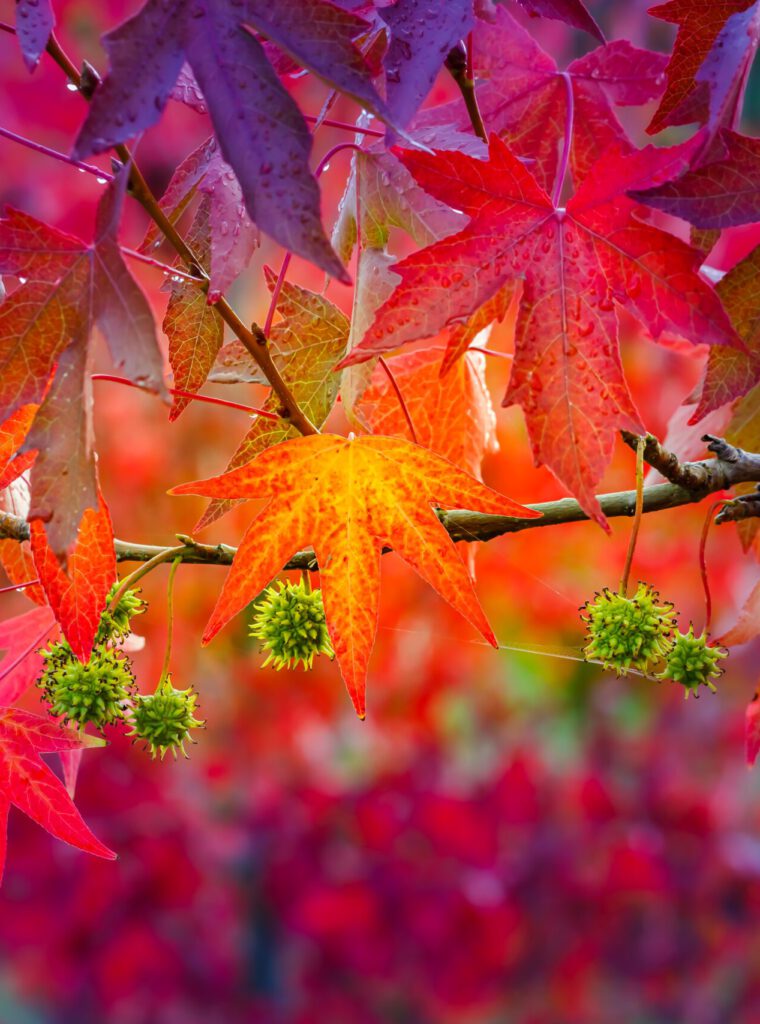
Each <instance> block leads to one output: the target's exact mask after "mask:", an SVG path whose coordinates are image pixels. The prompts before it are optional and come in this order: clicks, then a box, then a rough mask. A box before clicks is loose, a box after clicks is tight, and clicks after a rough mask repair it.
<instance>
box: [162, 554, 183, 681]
mask: <svg viewBox="0 0 760 1024" xmlns="http://www.w3.org/2000/svg"><path fill="white" fill-rule="evenodd" d="M181 561H182V559H181V558H175V559H174V561H173V562H172V567H171V569H170V570H169V579H168V581H167V584H166V647H165V649H164V661H163V665H162V666H161V675H160V676H159V677H158V685H157V686H156V690H158V688H159V687H160V686H161V684H162V683H163V682H164V680H165V679H166V677H167V675H168V673H169V665H170V663H171V658H172V638H173V635H174V577H175V576H176V575H177V569H178V568H179V566H180V563H181Z"/></svg>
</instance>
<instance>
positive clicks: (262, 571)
mask: <svg viewBox="0 0 760 1024" xmlns="http://www.w3.org/2000/svg"><path fill="white" fill-rule="evenodd" d="M170 493H172V494H202V495H205V496H207V497H210V498H224V499H235V498H267V499H269V501H268V504H267V505H266V507H265V508H264V509H263V510H262V511H261V512H260V513H259V515H258V516H257V517H256V518H255V519H254V520H253V522H252V523H251V526H250V527H249V528H248V530H247V532H246V534H245V536H244V537H243V540H242V543H241V545H240V547H239V548H238V552H237V554H236V556H235V560H234V562H233V564H232V567H231V569H230V572H229V574H228V576H227V579H226V581H225V584H224V587H223V589H222V593H221V595H220V597H219V600H218V602H217V605H216V607H215V609H214V611H213V613H212V616H211V619H210V620H209V623H208V625H207V627H206V631H205V633H204V638H203V642H204V643H208V642H209V641H210V640H211V639H212V638H213V637H214V636H215V635H216V633H217V632H218V631H219V630H220V629H221V628H222V626H224V625H225V624H226V623H227V622H229V620H230V619H231V618H232V617H233V616H234V615H236V614H237V613H238V612H239V611H241V610H242V609H243V608H244V607H245V606H246V605H247V604H248V602H249V601H251V600H252V599H253V598H254V597H256V595H257V594H258V593H259V592H260V591H261V590H263V588H264V587H265V586H266V585H267V584H268V583H269V582H270V581H271V580H272V578H273V577H274V576H275V575H276V574H277V573H278V572H279V571H280V569H281V568H282V566H283V565H285V563H286V562H287V561H288V559H289V558H290V557H291V555H292V554H293V553H294V552H295V551H297V550H299V549H300V548H303V547H305V546H307V545H312V546H313V547H314V551H315V554H316V557H317V560H318V562H319V567H320V585H321V587H322V595H323V598H324V605H325V615H326V618H327V626H328V630H329V632H330V639H331V641H332V645H333V648H334V649H335V654H336V657H337V659H338V664H339V666H340V669H341V672H342V674H343V678H344V680H345V682H346V686H347V688H348V692H349V694H350V696H351V699H352V701H353V703H354V707H355V708H356V712H357V714H358V715H359V716H360V717H362V718H363V717H364V714H365V702H364V691H365V683H366V676H367V664H368V661H369V656H370V653H371V650H372V646H373V643H374V639H375V633H376V631H377V609H378V600H379V590H380V555H381V551H382V548H383V546H384V545H389V546H391V547H392V548H393V550H394V551H396V553H397V554H398V555H400V557H401V558H402V559H403V560H404V561H405V562H406V563H407V564H408V565H410V566H411V567H412V568H413V569H415V570H416V571H417V572H418V573H419V574H420V576H422V578H423V579H425V580H427V582H428V583H430V585H431V586H432V587H433V588H434V589H435V590H436V591H437V592H438V593H439V594H440V595H441V596H442V597H443V598H444V599H445V600H446V601H448V602H449V603H450V604H451V605H452V606H453V607H454V608H456V609H457V611H459V612H460V614H462V615H463V616H464V617H465V618H466V619H467V620H468V621H469V622H471V623H472V624H473V625H474V626H475V627H476V629H478V630H480V632H481V633H482V634H483V635H484V636H485V638H486V639H487V640H488V641H489V642H490V643H492V644H495V643H496V641H495V638H494V636H493V633H492V632H491V629H490V627H489V625H488V622H487V621H486V618H485V615H484V614H483V610H482V609H481V607H480V604H479V603H478V599H477V597H476V595H475V591H474V589H473V586H472V581H471V580H470V577H469V575H468V573H467V570H466V569H465V566H464V563H463V562H462V560H461V558H460V557H459V554H458V553H457V551H456V549H455V546H454V543H453V542H452V540H451V538H450V537H449V535H448V534H447V533H446V531H445V529H444V528H443V526H442V525H441V523H440V521H439V519H438V517H437V516H436V514H435V512H434V511H433V507H432V506H433V504H435V505H441V506H444V507H446V508H469V509H472V510H474V511H478V512H489V513H492V514H494V515H516V516H520V517H532V516H535V515H537V513H535V512H532V511H531V510H529V509H526V508H523V507H522V506H521V505H517V504H516V503H514V502H512V501H510V500H509V499H508V498H505V497H503V496H502V495H500V494H497V493H496V492H495V491H492V490H490V489H489V488H488V487H485V486H484V485H483V484H481V483H479V482H478V481H477V480H475V479H474V478H473V477H471V476H469V475H468V474H467V473H465V472H464V471H463V470H461V469H458V468H457V467H456V466H454V465H453V464H452V463H450V462H448V461H447V460H446V459H443V458H441V456H439V455H436V454H434V453H433V452H431V451H427V450H426V449H424V448H421V447H419V445H415V444H412V443H410V442H409V441H406V440H402V439H400V438H390V437H369V436H365V437H358V438H349V439H346V438H344V437H338V436H336V435H334V434H316V435H311V436H309V437H298V438H295V439H293V440H291V441H285V442H284V443H283V444H278V445H275V447H273V448H269V449H267V451H265V452H263V453H262V454H260V455H258V456H257V457H256V458H255V459H254V460H253V461H252V462H249V463H248V465H246V466H243V467H242V468H240V469H236V470H233V471H232V472H230V473H225V474H224V475H223V476H219V477H214V478H212V479H210V480H197V481H194V482H192V483H188V484H182V485H181V486H180V487H175V488H174V489H173V490H172V491H171V492H170ZM326 495H329V501H325V496H326Z"/></svg>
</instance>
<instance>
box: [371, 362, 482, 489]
mask: <svg viewBox="0 0 760 1024" xmlns="http://www.w3.org/2000/svg"><path fill="white" fill-rule="evenodd" d="M443 354H444V353H443V349H441V348H423V349H415V350H414V351H413V352H404V353H402V354H401V355H398V356H392V357H391V358H389V359H388V367H389V369H390V371H391V373H392V374H393V377H394V379H395V381H396V384H397V386H398V388H399V390H400V391H401V394H402V395H403V397H404V403H405V405H406V407H407V410H408V412H409V415H410V417H411V420H412V422H413V423H414V429H415V432H416V435H417V443H418V444H420V445H422V447H423V448H429V449H430V450H431V451H434V452H437V454H438V455H442V456H443V457H444V458H446V459H448V460H449V461H450V462H453V463H454V465H455V466H460V467H461V468H462V469H465V470H467V472H468V473H470V474H471V475H472V476H474V477H476V478H477V479H478V480H480V479H482V477H481V466H482V463H483V456H484V455H485V453H486V452H495V451H498V444H497V442H496V416H495V415H494V410H493V406H492V405H491V396H490V394H489V392H488V387H487V385H486V380H485V357H484V356H483V355H482V354H481V353H479V352H472V353H470V354H469V355H468V356H466V358H464V359H460V360H459V362H458V363H457V364H456V366H455V367H454V369H453V371H452V372H451V373H449V374H447V375H446V377H444V378H443V380H439V375H440V371H441V359H442V357H443ZM357 413H358V415H359V416H360V418H361V419H362V421H363V422H365V423H366V424H367V425H368V426H369V428H370V430H371V431H372V433H373V434H384V435H386V436H390V437H404V438H409V426H408V424H407V421H406V417H405V416H404V413H403V410H402V408H401V405H400V403H399V400H398V397H397V395H396V392H395V390H394V388H393V387H392V385H391V382H390V380H389V378H388V374H387V373H386V372H385V371H384V370H383V368H382V367H380V366H377V367H375V370H374V373H373V374H372V381H371V383H370V386H369V387H368V388H367V390H366V391H365V392H364V394H363V396H362V398H361V401H360V402H359V405H358V408H357Z"/></svg>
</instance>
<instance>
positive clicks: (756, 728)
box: [744, 693, 760, 768]
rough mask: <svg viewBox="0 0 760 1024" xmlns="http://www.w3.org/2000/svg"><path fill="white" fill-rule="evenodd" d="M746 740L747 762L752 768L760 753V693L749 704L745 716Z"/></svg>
mask: <svg viewBox="0 0 760 1024" xmlns="http://www.w3.org/2000/svg"><path fill="white" fill-rule="evenodd" d="M744 742H745V751H746V757H747V764H748V765H749V766H750V768H751V767H752V766H753V765H754V763H755V761H757V755H758V754H760V693H756V694H755V696H754V697H753V698H752V700H751V701H750V703H749V704H748V705H747V710H746V712H745V718H744Z"/></svg>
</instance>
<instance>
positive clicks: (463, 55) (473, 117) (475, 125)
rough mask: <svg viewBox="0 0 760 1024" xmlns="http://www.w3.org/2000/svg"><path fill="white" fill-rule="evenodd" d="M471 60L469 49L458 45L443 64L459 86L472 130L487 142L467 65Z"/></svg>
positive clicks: (473, 84)
mask: <svg viewBox="0 0 760 1024" xmlns="http://www.w3.org/2000/svg"><path fill="white" fill-rule="evenodd" d="M471 59H472V50H471V47H470V48H469V49H468V48H467V47H463V46H462V45H461V44H460V45H459V46H455V47H454V49H453V50H451V52H450V53H449V55H448V57H447V58H446V62H445V63H446V67H447V69H448V71H449V73H450V75H451V77H452V78H453V79H454V81H455V82H456V84H457V85H458V86H459V91H460V92H461V94H462V99H463V100H464V105H465V107H466V108H467V113H468V115H469V118H470V123H471V124H472V130H473V131H474V132H475V134H476V135H477V136H478V138H480V139H482V140H483V142H488V133H487V132H486V126H485V125H484V124H483V117H482V115H481V113H480V107H479V106H478V98H477V96H476V94H475V82H474V81H473V78H472V71H471V67H468V65H471Z"/></svg>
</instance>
